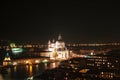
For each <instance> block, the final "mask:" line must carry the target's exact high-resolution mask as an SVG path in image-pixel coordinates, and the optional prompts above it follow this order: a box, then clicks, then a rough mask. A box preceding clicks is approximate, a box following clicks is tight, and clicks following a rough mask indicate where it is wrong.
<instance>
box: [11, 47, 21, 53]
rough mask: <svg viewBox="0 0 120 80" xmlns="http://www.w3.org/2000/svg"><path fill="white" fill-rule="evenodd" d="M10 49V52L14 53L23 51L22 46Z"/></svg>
mask: <svg viewBox="0 0 120 80" xmlns="http://www.w3.org/2000/svg"><path fill="white" fill-rule="evenodd" d="M11 50H12V53H15V54H16V53H21V52H23V49H22V48H12V49H11Z"/></svg>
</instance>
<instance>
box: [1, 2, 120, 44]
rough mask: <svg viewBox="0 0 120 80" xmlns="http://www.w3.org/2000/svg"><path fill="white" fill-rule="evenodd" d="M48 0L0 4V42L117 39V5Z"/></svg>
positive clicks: (119, 14)
mask: <svg viewBox="0 0 120 80" xmlns="http://www.w3.org/2000/svg"><path fill="white" fill-rule="evenodd" d="M40 1H41V0H40ZM50 1H51V0H49V1H48V2H47V1H46V2H30V1H24V2H2V3H1V8H0V10H1V12H0V17H1V25H0V39H7V40H12V41H40V42H43V41H45V42H46V41H48V39H52V38H55V39H56V37H57V36H58V34H61V35H62V36H63V39H64V40H65V41H68V42H102V41H105V42H109V41H119V40H120V6H119V5H120V4H119V3H118V2H97V1H95V2H92V1H89V0H88V1H82V2H76V1H74V0H73V1H72V0H69V1H68V2H67V1H64V2H62V1H61V2H52V1H51V2H50Z"/></svg>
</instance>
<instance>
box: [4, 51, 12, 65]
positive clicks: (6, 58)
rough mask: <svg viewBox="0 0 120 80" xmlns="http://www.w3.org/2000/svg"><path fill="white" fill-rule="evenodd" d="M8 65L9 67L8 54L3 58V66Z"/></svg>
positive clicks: (9, 59)
mask: <svg viewBox="0 0 120 80" xmlns="http://www.w3.org/2000/svg"><path fill="white" fill-rule="evenodd" d="M8 65H11V58H10V55H9V53H7V54H6V55H5V58H4V60H3V66H8Z"/></svg>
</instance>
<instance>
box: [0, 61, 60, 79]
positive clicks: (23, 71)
mask: <svg viewBox="0 0 120 80" xmlns="http://www.w3.org/2000/svg"><path fill="white" fill-rule="evenodd" d="M58 65H59V62H54V63H40V64H36V65H19V66H14V67H9V68H6V71H7V73H0V80H25V79H26V78H27V77H29V76H33V75H37V74H40V73H42V72H44V70H46V69H52V68H55V67H57V66H58Z"/></svg>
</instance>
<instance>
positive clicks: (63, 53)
mask: <svg viewBox="0 0 120 80" xmlns="http://www.w3.org/2000/svg"><path fill="white" fill-rule="evenodd" d="M47 51H48V52H47V53H45V54H47V55H46V57H50V59H56V60H61V59H68V58H69V51H68V49H67V48H66V46H65V42H64V41H63V40H62V37H61V35H59V36H58V40H57V41H55V40H53V41H52V42H51V41H50V40H49V41H48V49H47ZM41 55H43V53H42V54H41ZM44 56H45V55H44Z"/></svg>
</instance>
